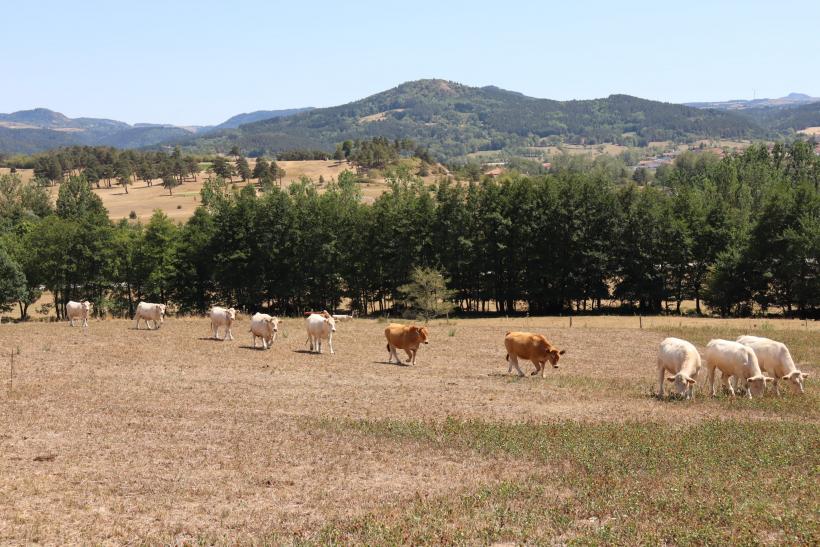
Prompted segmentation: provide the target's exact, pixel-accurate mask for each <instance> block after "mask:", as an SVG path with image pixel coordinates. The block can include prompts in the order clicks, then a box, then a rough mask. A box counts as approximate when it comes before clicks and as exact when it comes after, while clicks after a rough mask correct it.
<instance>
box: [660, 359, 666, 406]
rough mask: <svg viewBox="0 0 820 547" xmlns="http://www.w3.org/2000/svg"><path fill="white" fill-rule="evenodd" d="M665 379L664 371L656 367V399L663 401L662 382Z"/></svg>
mask: <svg viewBox="0 0 820 547" xmlns="http://www.w3.org/2000/svg"><path fill="white" fill-rule="evenodd" d="M665 379H666V370H665V369H664V368H663V367H660V366H659V367H658V399H663V381H664V380H665Z"/></svg>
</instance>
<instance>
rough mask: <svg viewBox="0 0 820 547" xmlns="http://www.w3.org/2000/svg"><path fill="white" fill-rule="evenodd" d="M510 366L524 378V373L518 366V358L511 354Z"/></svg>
mask: <svg viewBox="0 0 820 547" xmlns="http://www.w3.org/2000/svg"><path fill="white" fill-rule="evenodd" d="M510 366H511V367H515V370H517V371H518V375H519V376H524V371H523V370H521V367H519V366H518V357H517V356H516V355H514V354H512V353H511V354H510ZM511 370H512V369H511Z"/></svg>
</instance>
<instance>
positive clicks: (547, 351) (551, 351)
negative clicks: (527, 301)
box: [504, 332, 566, 378]
mask: <svg viewBox="0 0 820 547" xmlns="http://www.w3.org/2000/svg"><path fill="white" fill-rule="evenodd" d="M504 347H505V348H506V349H507V357H506V359H507V361H508V362H509V366H508V367H507V373H508V374H509V373H511V372H512V369H513V367H515V370H517V371H518V375H519V376H524V372H523V371H522V370H521V367H519V366H518V359H519V358H520V359H528V360H530V361H532V364H533V365H535V372H533V373H532V375H533V376H534V375H536V374H538V373H539V372H540V373H541V377H542V378H546V377H547V367H546V364H547V361H549V362H550V364H551V365H552V368H558V360H559V359H560V358H561V355H564V354H565V353H566V350H563V349H562V350H561V351H558V348H556V347H555V346H553V345H552V344H550V343H549V341H547V339H546V338H544V336H543V335H541V334H535V333H532V332H507V335H506V336H504Z"/></svg>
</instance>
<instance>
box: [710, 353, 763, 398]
mask: <svg viewBox="0 0 820 547" xmlns="http://www.w3.org/2000/svg"><path fill="white" fill-rule="evenodd" d="M704 357H705V358H706V378H707V379H708V381H709V384H710V385H711V387H712V396H713V397H714V396H715V374H714V373H715V368H718V369H720V371H721V373H722V376H721V384H723V385H724V386H727V387H728V388H729V393H731V394H732V396H734V395H735V391H734V389H733V388H732V384H731V383H730V382H729V378H730V377H732V376H734V377H735V381H736V382H737V383H738V384H740V383H741V382H745V387H744V390H745V392H746V396H747V397H749V398H750V399H751V398H752V395H753V394H754V395H755V396H758V395H763V393H764V391H765V389H766V381H767V380H771V378H767V377H766V376H763V373H762V372H760V365H759V364H758V362H757V356H756V355H755V352H754V351H752V350H751V348H748V347H746V346H744V345H743V344H741V343H739V342H732V341H730V340H711V341H710V342H709V343H708V344H707V345H706V353H705V355H704ZM727 384H728V385H727Z"/></svg>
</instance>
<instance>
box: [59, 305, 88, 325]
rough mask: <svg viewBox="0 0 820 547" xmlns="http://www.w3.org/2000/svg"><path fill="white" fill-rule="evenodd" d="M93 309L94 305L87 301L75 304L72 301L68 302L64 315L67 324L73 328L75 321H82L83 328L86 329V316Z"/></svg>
mask: <svg viewBox="0 0 820 547" xmlns="http://www.w3.org/2000/svg"><path fill="white" fill-rule="evenodd" d="M93 307H94V304H92V303H91V302H89V301H88V300H83V301H82V302H75V301H73V300H69V301H68V304H66V305H65V313H66V315H67V316H68V324H69V325H71V326H72V327H73V326H74V320H75V319H82V320H83V326H84V327H87V326H88V315H89V314H90V313H91V309H92V308H93Z"/></svg>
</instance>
